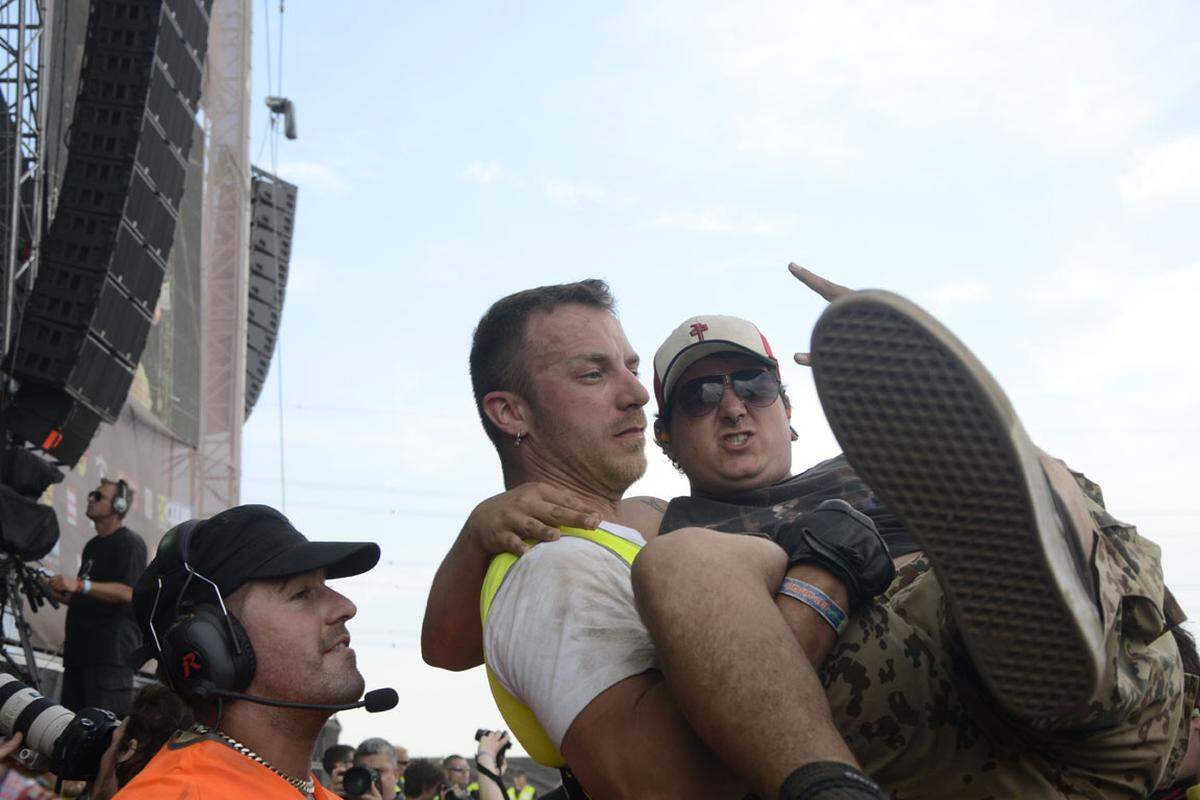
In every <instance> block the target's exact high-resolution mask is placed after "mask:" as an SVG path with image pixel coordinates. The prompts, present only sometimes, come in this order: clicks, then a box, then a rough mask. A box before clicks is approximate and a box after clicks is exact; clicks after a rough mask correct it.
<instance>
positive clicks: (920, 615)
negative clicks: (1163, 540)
mask: <svg viewBox="0 0 1200 800" xmlns="http://www.w3.org/2000/svg"><path fill="white" fill-rule="evenodd" d="M1076 478H1077V480H1079V481H1080V487H1081V488H1082V489H1083V492H1082V498H1083V500H1084V502H1086V504H1087V508H1088V512H1089V513H1090V516H1091V519H1092V522H1093V529H1094V531H1095V533H1096V546H1095V548H1094V551H1093V554H1092V563H1093V567H1094V575H1095V576H1096V578H1097V585H1098V594H1099V600H1100V606H1101V609H1102V617H1103V623H1104V626H1105V632H1106V639H1105V645H1106V648H1107V653H1106V661H1107V664H1108V669H1107V671H1106V673H1105V674H1104V675H1103V676H1102V679H1101V681H1100V685H1099V687H1098V689H1097V691H1096V693H1095V695H1094V698H1095V700H1094V702H1093V703H1092V704H1091V705H1090V707H1089V709H1088V710H1087V712H1086V713H1081V714H1080V715H1079V717H1078V718H1077V719H1059V720H1053V721H1033V722H1030V721H1019V720H1014V719H1012V718H1011V717H1007V716H1006V715H1005V714H1004V713H1003V712H1002V711H1001V710H999V709H998V708H997V705H996V703H995V701H994V700H993V699H992V698H991V697H990V696H989V695H988V693H987V691H986V689H985V688H984V686H983V684H982V682H981V681H980V679H979V677H978V675H977V674H976V673H975V672H974V669H973V667H972V665H971V663H970V661H969V660H968V658H967V656H966V653H965V650H964V648H963V645H962V642H961V638H960V637H959V636H958V634H957V631H956V628H955V624H954V620H953V619H952V617H951V615H950V611H949V606H948V603H947V602H946V600H945V597H944V595H943V594H942V591H941V588H940V586H939V585H938V581H937V577H936V575H935V574H934V572H933V570H932V569H930V565H929V562H928V561H927V560H926V559H925V557H924V556H920V557H918V558H917V559H916V560H915V561H913V562H911V563H909V564H907V565H905V566H904V567H902V568H901V569H900V570H899V574H898V575H897V578H896V580H895V581H894V582H893V584H892V586H891V588H890V589H889V590H888V592H887V593H886V594H885V595H884V596H883V597H882V598H880V602H879V603H878V604H877V605H874V606H872V607H870V608H868V609H867V610H865V611H863V612H862V613H860V614H859V615H857V616H856V617H855V618H854V619H852V620H851V623H850V627H849V629H847V630H846V631H845V632H844V633H843V635H842V637H841V639H840V640H839V642H838V644H837V645H836V647H835V649H834V651H833V652H832V654H831V655H830V657H829V659H828V660H827V661H826V662H825V665H824V667H823V669H822V670H821V678H822V681H823V683H824V685H825V688H826V691H827V693H828V696H829V700H830V705H831V707H832V710H833V716H834V722H835V724H836V725H837V727H838V729H839V730H840V731H841V732H842V734H843V735H844V736H845V737H846V740H847V742H848V743H849V744H850V747H851V749H852V750H853V752H854V754H855V756H856V757H857V758H858V760H859V763H860V765H861V766H862V768H863V769H864V770H865V771H866V772H867V773H868V774H870V775H871V776H872V777H874V778H875V779H876V780H877V781H879V782H880V783H881V784H882V785H883V786H884V787H885V788H887V790H888V791H889V792H890V795H891V797H892V798H893V800H916V799H917V798H954V799H955V800H959V799H960V798H961V799H962V800H972V799H975V798H978V800H984V799H985V798H1022V800H1024V798H1101V799H1103V800H1107V799H1108V798H1142V797H1145V796H1146V795H1147V794H1148V793H1149V792H1150V791H1151V790H1152V789H1153V788H1154V787H1155V786H1156V785H1158V784H1159V782H1160V781H1161V780H1163V779H1164V778H1166V779H1168V780H1169V777H1170V776H1169V771H1173V770H1174V766H1175V764H1176V763H1178V759H1179V758H1180V757H1181V756H1182V745H1183V744H1186V730H1187V728H1186V725H1181V720H1182V718H1183V713H1184V708H1185V702H1184V697H1183V696H1184V693H1185V689H1184V676H1183V674H1182V668H1181V667H1180V662H1179V653H1178V650H1177V648H1176V646H1175V642H1174V639H1173V638H1172V636H1171V635H1170V633H1169V629H1170V627H1172V626H1173V625H1175V624H1178V622H1180V621H1182V619H1183V614H1182V612H1181V611H1180V610H1179V607H1178V605H1177V604H1176V603H1175V601H1174V598H1172V597H1171V595H1170V593H1169V592H1167V591H1166V590H1165V588H1164V586H1163V580H1162V568H1161V563H1160V555H1159V548H1158V547H1157V546H1156V545H1155V544H1153V543H1152V542H1149V541H1147V540H1146V539H1143V538H1141V537H1140V536H1139V535H1138V533H1137V531H1136V529H1134V528H1133V527H1131V526H1128V525H1124V524H1122V523H1120V522H1117V521H1116V520H1115V519H1113V518H1112V517H1111V516H1109V514H1108V513H1107V512H1106V511H1105V510H1104V507H1103V505H1102V498H1101V496H1100V494H1099V489H1098V487H1095V486H1094V485H1093V484H1089V483H1088V482H1086V479H1084V478H1083V477H1082V476H1078V475H1077V476H1076ZM1093 490H1094V491H1093ZM1037 668H1038V667H1037V665H1036V664H1030V670H1031V671H1032V670H1036V669H1037ZM1192 683H1193V682H1189V688H1190V687H1191V686H1192ZM1181 730H1182V732H1183V737H1184V738H1183V740H1182V742H1181V740H1180V738H1179V734H1180V732H1181Z"/></svg>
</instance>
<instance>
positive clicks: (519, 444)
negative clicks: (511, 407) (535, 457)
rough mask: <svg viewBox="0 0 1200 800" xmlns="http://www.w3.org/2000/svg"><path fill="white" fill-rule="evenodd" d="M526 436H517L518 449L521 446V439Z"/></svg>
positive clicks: (521, 434)
mask: <svg viewBox="0 0 1200 800" xmlns="http://www.w3.org/2000/svg"><path fill="white" fill-rule="evenodd" d="M524 435H525V434H523V433H518V434H517V440H516V441H517V447H520V446H521V437H522V436H524Z"/></svg>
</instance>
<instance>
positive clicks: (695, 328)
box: [692, 322, 708, 342]
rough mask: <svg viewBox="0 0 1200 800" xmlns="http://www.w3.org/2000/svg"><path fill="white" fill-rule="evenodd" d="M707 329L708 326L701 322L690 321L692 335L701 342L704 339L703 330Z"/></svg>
mask: <svg viewBox="0 0 1200 800" xmlns="http://www.w3.org/2000/svg"><path fill="white" fill-rule="evenodd" d="M706 330H708V326H707V325H705V324H704V323H703V322H693V323H692V336H695V337H696V338H697V339H698V340H700V341H701V342H703V341H704V332H705V331H706Z"/></svg>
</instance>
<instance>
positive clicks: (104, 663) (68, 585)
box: [49, 478, 146, 716]
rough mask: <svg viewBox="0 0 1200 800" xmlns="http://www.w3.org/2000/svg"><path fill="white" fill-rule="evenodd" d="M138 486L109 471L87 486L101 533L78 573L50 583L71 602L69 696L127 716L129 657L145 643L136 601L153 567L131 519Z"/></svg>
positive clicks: (66, 655)
mask: <svg viewBox="0 0 1200 800" xmlns="http://www.w3.org/2000/svg"><path fill="white" fill-rule="evenodd" d="M132 505H133V489H131V488H129V484H127V483H126V482H125V481H124V480H116V481H113V480H109V479H108V478H102V479H101V480H100V485H99V486H97V487H96V489H95V490H94V491H93V492H91V493H90V494H88V498H87V512H86V513H87V518H88V519H90V520H91V521H92V525H93V526H95V528H96V535H95V536H94V537H92V538H91V539H90V540H88V542H87V544H85V545H84V546H83V555H82V556H81V558H80V562H79V572H78V575H77V577H74V578H71V577H69V576H67V575H52V576H51V577H50V580H49V588H50V590H51V592H52V593H53V594H54V597H55V599H57V600H58V601H59V602H62V603H66V604H67V629H66V640H65V642H64V644H63V687H62V704H63V705H64V706H66V707H67V708H69V709H71V710H72V711H79V710H80V709H81V708H86V707H88V706H94V707H96V708H106V709H108V710H109V711H112V712H113V713H114V714H116V715H117V716H124V715H125V711H126V710H127V709H128V708H129V701H130V700H131V699H132V698H133V670H132V669H131V668H130V666H129V657H130V655H132V653H133V651H134V650H135V649H136V648H137V645H138V633H137V625H136V623H134V621H133V611H132V609H131V608H130V605H129V604H130V601H131V600H132V599H133V585H134V583H136V582H137V579H138V576H140V575H141V574H142V570H143V569H145V568H146V543H145V542H144V541H142V537H141V536H139V535H138V534H137V533H135V532H134V531H132V530H130V529H129V528H127V527H126V526H125V515H126V514H128V513H129V508H130V506H132Z"/></svg>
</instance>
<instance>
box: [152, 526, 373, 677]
mask: <svg viewBox="0 0 1200 800" xmlns="http://www.w3.org/2000/svg"><path fill="white" fill-rule="evenodd" d="M185 528H190V529H191V533H190V534H189V535H188V536H187V553H183V552H181V550H180V545H181V543H180V541H179V540H180V534H181V532H183V530H184V529H185ZM185 556H186V558H187V563H188V564H189V565H190V566H191V568H192V569H193V570H194V571H195V572H197V573H199V574H200V575H203V576H204V577H206V578H208V579H209V580H210V581H212V582H213V583H215V584H216V585H217V588H219V589H220V590H221V597H222V598H226V597H228V596H229V595H230V593H232V592H233V591H235V590H236V589H237V588H238V587H239V586H241V585H242V584H244V583H246V581H249V580H254V579H256V578H286V577H288V576H291V575H299V574H301V573H304V572H311V571H312V570H314V569H320V568H324V569H325V577H326V578H345V577H349V576H350V575H359V574H361V573H363V572H366V571H367V570H369V569H371V568H372V567H374V566H375V564H376V563H378V562H379V545H377V544H375V543H374V542H310V541H309V540H308V539H306V538H305V537H304V534H302V533H300V531H298V530H296V529H295V528H294V527H293V526H292V523H291V522H289V521H288V518H287V517H285V516H284V515H283V514H280V513H279V512H278V511H276V510H275V509H273V508H271V507H269V506H236V507H234V508H231V509H229V510H228V511H222V512H221V513H220V514H217V515H216V516H213V517H210V518H208V519H206V520H189V521H188V522H184V523H182V524H180V525H176V526H175V527H174V528H172V529H171V530H169V531H167V533H166V534H165V535H164V536H163V538H162V541H161V542H159V545H158V552H157V553H156V554H155V556H154V558H153V559H152V560H151V561H150V564H149V565H148V566H147V567H146V571H145V572H143V573H142V577H141V578H139V579H138V582H137V585H135V586H134V587H133V613H134V616H135V617H136V618H137V622H138V627H140V628H141V630H142V642H143V645H144V647H143V651H145V650H146V646H148V647H150V648H153V643H154V639H153V637H152V636H151V635H150V627H149V624H150V613H151V610H153V609H154V601H155V598H156V597H158V596H159V586H158V584H159V579H160V578H161V579H162V596H161V598H159V600H158V609H157V610H156V611H155V618H154V624H155V628H156V630H157V631H158V632H159V635H162V631H163V630H164V629H165V628H166V627H167V626H169V625H170V624H171V622H172V621H173V620H174V616H175V608H176V606H177V603H178V601H179V593H180V592H181V591H183V589H184V587H185V585H186V587H187V596H186V597H185V598H183V599H184V600H185V601H189V602H201V603H215V602H216V597H214V596H213V591H212V587H211V586H209V585H208V584H207V583H205V582H204V581H202V580H199V579H196V578H193V579H192V580H191V581H190V582H189V581H188V580H187V579H188V571H187V569H186V568H185V567H184V564H183V562H184V557H185ZM155 655H157V654H156V653H154V652H153V650H152V649H151V650H150V652H142V651H139V654H138V656H137V657H141V656H145V657H144V658H142V660H141V662H140V663H139V664H138V666H140V664H141V663H144V662H145V661H146V659H148V658H152V657H154V656H155Z"/></svg>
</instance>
